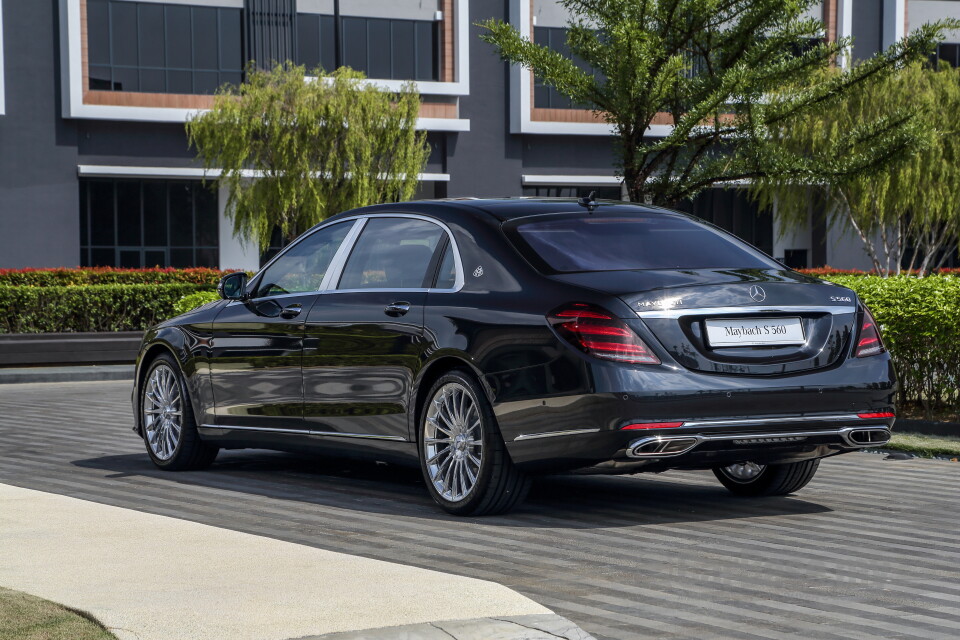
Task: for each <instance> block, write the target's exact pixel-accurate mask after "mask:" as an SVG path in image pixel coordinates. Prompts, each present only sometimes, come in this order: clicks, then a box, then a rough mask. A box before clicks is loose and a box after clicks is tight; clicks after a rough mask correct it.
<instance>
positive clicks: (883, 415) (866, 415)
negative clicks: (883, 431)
mask: <svg viewBox="0 0 960 640" xmlns="http://www.w3.org/2000/svg"><path fill="white" fill-rule="evenodd" d="M857 417H858V418H860V419H862V420H873V419H875V418H896V417H897V414H895V413H894V412H893V411H879V412H877V413H858V414H857Z"/></svg>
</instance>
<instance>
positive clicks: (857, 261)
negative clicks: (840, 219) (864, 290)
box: [827, 225, 873, 271]
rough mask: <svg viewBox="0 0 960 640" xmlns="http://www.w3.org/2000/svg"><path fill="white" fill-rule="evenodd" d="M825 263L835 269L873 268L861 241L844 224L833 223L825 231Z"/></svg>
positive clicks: (867, 269)
mask: <svg viewBox="0 0 960 640" xmlns="http://www.w3.org/2000/svg"><path fill="white" fill-rule="evenodd" d="M827 264H828V265H830V266H831V267H834V268H836V269H862V270H864V271H869V270H871V269H873V263H872V262H871V261H870V257H869V256H867V252H866V251H865V250H864V248H863V241H861V240H860V237H859V236H858V235H857V234H856V232H855V231H854V230H853V229H849V228H847V227H846V225H844V226H843V227H841V226H840V225H834V226H833V227H832V228H830V229H829V230H828V231H827Z"/></svg>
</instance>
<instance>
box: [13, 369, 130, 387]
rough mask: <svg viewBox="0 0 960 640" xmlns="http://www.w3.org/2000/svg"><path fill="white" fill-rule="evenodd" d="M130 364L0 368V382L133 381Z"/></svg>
mask: <svg viewBox="0 0 960 640" xmlns="http://www.w3.org/2000/svg"><path fill="white" fill-rule="evenodd" d="M133 372H134V366H133V365H132V364H112V365H92V366H86V367H22V368H20V367H18V368H14V369H0V384H24V383H31V382H95V381H105V380H130V381H133Z"/></svg>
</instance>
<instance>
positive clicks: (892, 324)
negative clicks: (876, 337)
mask: <svg viewBox="0 0 960 640" xmlns="http://www.w3.org/2000/svg"><path fill="white" fill-rule="evenodd" d="M824 279H825V280H829V281H830V282H835V283H837V284H839V285H842V286H844V287H849V288H850V289H853V290H854V291H856V292H857V295H858V296H860V299H861V300H862V301H863V302H864V304H866V305H867V307H868V308H869V309H870V311H871V312H872V313H873V316H874V318H876V320H877V323H878V324H879V325H880V329H881V332H882V336H883V341H884V344H885V345H886V347H887V348H888V349H889V350H890V354H891V356H892V357H893V362H894V365H895V367H896V370H897V375H898V376H899V378H900V398H899V401H900V402H901V403H903V402H910V403H918V404H920V405H922V406H923V407H924V408H926V409H928V410H930V409H939V408H951V407H960V392H958V388H960V322H958V321H957V318H958V317H960V277H958V276H955V275H944V276H927V277H925V278H917V277H913V276H892V277H887V278H884V277H881V276H871V275H834V276H826V277H824Z"/></svg>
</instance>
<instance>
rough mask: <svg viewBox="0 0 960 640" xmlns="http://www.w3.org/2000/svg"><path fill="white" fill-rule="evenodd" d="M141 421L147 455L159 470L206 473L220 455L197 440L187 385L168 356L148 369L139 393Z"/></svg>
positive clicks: (171, 358)
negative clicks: (199, 470)
mask: <svg viewBox="0 0 960 640" xmlns="http://www.w3.org/2000/svg"><path fill="white" fill-rule="evenodd" d="M140 419H141V427H142V432H143V443H144V445H146V447H147V454H148V455H149V456H150V460H152V461H153V464H155V465H156V466H157V467H159V468H160V469H164V470H166V471H194V470H198V469H206V468H207V467H209V466H210V465H211V464H213V461H214V459H215V458H216V457H217V452H219V451H220V449H219V447H214V446H210V445H209V444H207V443H205V442H204V441H203V440H201V439H200V434H199V433H198V432H197V422H196V420H195V418H194V415H193V406H192V405H191V403H190V397H189V396H188V395H187V385H186V384H185V382H184V379H183V375H182V374H181V373H180V367H179V365H178V364H177V363H176V361H175V360H174V359H173V356H171V355H169V354H166V353H164V354H161V355H160V356H158V357H157V359H156V360H154V361H153V362H151V363H150V368H149V369H147V375H146V376H144V378H143V386H142V388H141V389H140ZM178 420H179V424H177V422H178Z"/></svg>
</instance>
